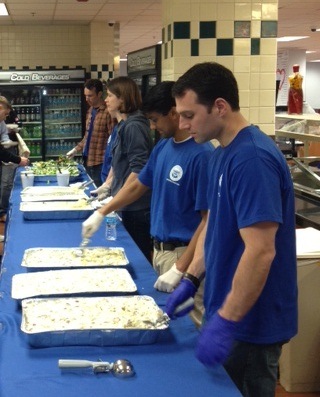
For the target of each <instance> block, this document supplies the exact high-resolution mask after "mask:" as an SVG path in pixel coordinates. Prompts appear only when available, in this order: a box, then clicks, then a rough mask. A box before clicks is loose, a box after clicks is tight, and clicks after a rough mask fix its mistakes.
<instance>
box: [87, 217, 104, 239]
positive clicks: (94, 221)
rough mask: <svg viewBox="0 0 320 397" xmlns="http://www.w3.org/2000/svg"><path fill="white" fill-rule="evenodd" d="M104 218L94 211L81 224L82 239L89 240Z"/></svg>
mask: <svg viewBox="0 0 320 397" xmlns="http://www.w3.org/2000/svg"><path fill="white" fill-rule="evenodd" d="M103 218H104V216H103V215H102V214H101V213H100V212H99V211H95V212H94V213H93V214H92V215H90V216H89V218H88V219H86V220H85V221H84V222H83V223H82V238H90V237H91V236H92V235H93V234H94V233H95V232H96V231H97V230H98V229H99V227H100V225H101V222H102V221H103Z"/></svg>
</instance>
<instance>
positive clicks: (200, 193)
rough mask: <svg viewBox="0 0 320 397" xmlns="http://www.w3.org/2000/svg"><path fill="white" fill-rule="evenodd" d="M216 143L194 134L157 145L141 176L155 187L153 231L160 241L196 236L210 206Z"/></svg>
mask: <svg viewBox="0 0 320 397" xmlns="http://www.w3.org/2000/svg"><path fill="white" fill-rule="evenodd" d="M213 151H214V147H213V145H212V144H211V143H205V144H198V143H196V142H195V141H194V139H193V138H190V139H187V140H185V141H183V142H179V143H176V142H175V141H174V140H173V139H172V138H170V139H162V140H160V141H159V142H158V144H157V145H156V146H155V148H154V149H153V151H152V153H151V156H150V158H149V160H148V163H147V164H146V165H145V167H144V168H143V170H142V171H141V172H140V174H139V180H140V182H141V183H143V184H144V185H145V186H148V187H149V188H150V189H152V198H151V235H152V236H153V237H154V238H156V239H157V240H159V241H172V240H178V241H185V242H188V241H189V240H190V239H191V237H192V236H193V234H194V232H195V230H196V228H197V227H198V225H199V223H200V220H201V214H200V211H201V210H207V209H208V205H207V196H206V195H207V187H208V179H207V167H208V161H209V158H210V157H211V156H212V154H213Z"/></svg>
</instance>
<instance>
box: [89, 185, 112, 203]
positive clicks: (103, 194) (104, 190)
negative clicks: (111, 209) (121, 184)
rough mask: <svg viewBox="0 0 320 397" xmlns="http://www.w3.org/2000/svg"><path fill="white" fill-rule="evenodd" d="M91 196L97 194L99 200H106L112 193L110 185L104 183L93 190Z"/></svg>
mask: <svg viewBox="0 0 320 397" xmlns="http://www.w3.org/2000/svg"><path fill="white" fill-rule="evenodd" d="M90 194H91V196H97V198H98V200H104V199H105V198H107V197H109V196H110V195H111V188H110V186H109V185H106V184H103V185H101V186H99V187H98V188H97V189H95V190H91V192H90Z"/></svg>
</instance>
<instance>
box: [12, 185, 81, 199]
mask: <svg viewBox="0 0 320 397" xmlns="http://www.w3.org/2000/svg"><path fill="white" fill-rule="evenodd" d="M20 196H21V201H22V202H25V201H71V200H73V201H76V200H80V199H87V198H88V196H87V195H86V194H85V192H84V191H83V189H78V188H76V187H70V186H29V187H26V188H24V189H23V190H22V192H21V195H20Z"/></svg>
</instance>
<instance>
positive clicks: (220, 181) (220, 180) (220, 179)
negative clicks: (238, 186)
mask: <svg viewBox="0 0 320 397" xmlns="http://www.w3.org/2000/svg"><path fill="white" fill-rule="evenodd" d="M222 178H223V174H221V175H220V178H219V190H218V197H220V196H221V193H220V192H221V185H222Z"/></svg>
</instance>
